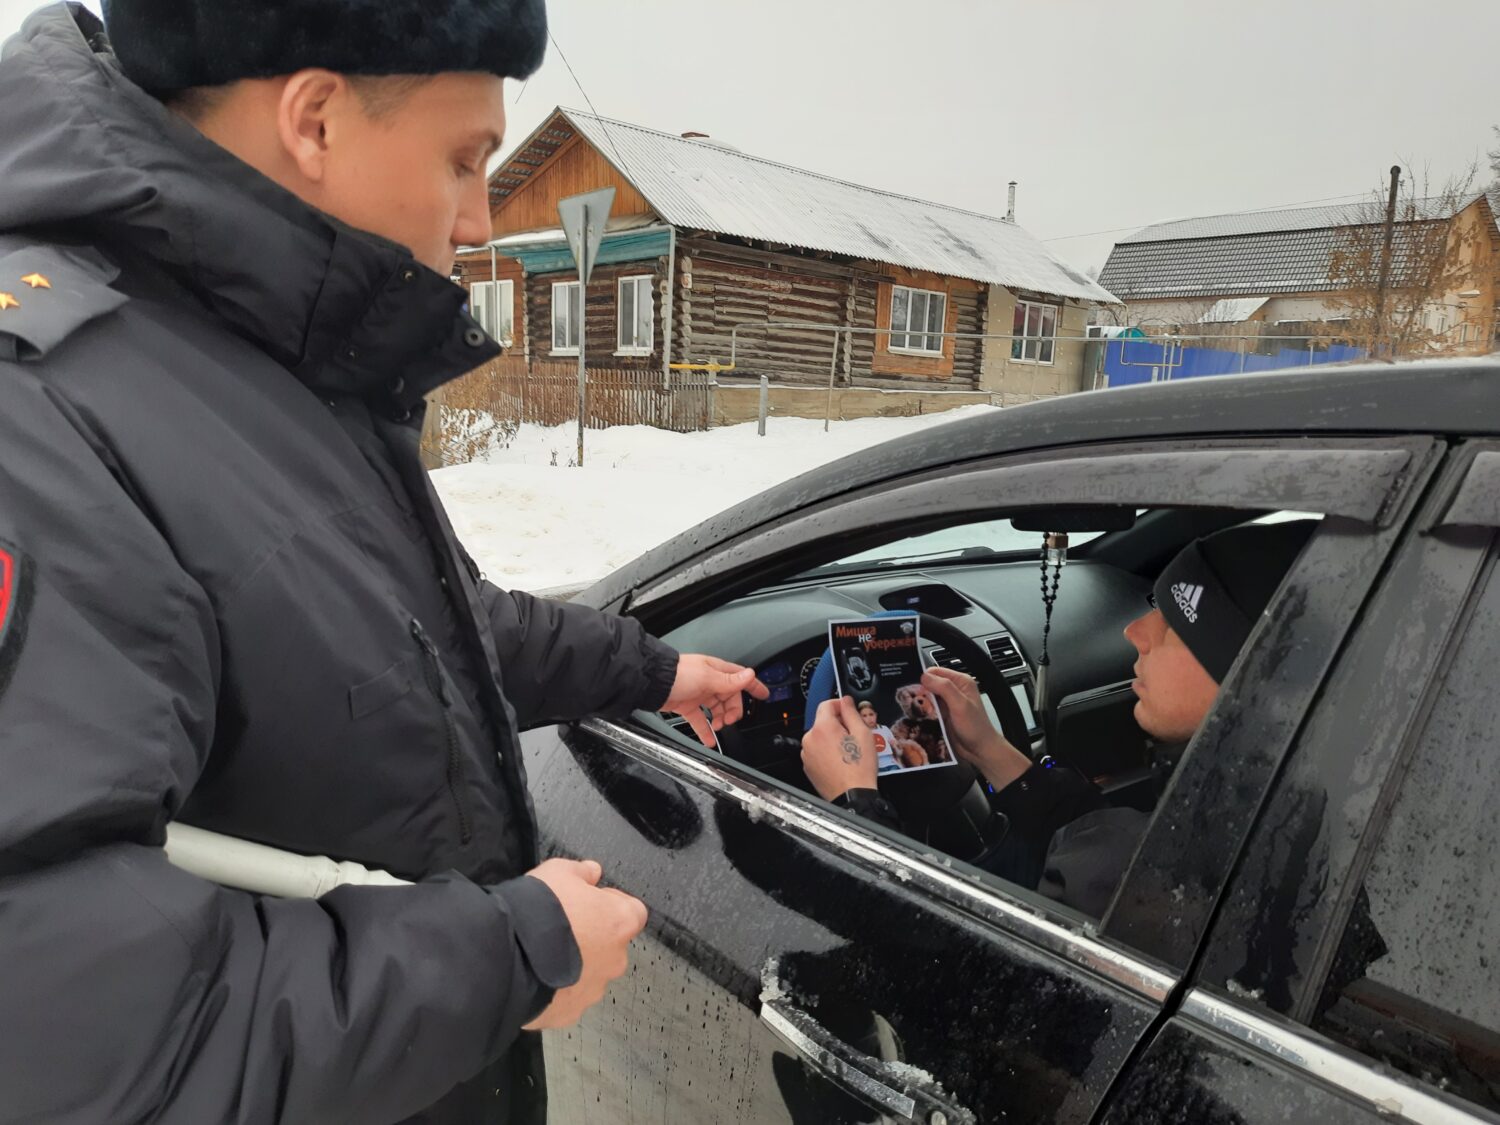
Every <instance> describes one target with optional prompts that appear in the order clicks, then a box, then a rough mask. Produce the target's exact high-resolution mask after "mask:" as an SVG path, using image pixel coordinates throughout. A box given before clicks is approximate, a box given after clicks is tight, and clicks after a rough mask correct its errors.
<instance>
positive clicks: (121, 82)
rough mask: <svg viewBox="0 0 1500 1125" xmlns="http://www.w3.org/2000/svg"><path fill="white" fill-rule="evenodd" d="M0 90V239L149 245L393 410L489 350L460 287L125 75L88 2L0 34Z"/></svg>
mask: <svg viewBox="0 0 1500 1125" xmlns="http://www.w3.org/2000/svg"><path fill="white" fill-rule="evenodd" d="M0 105H3V106H4V107H5V110H6V115H5V119H4V124H3V126H0V131H3V135H4V142H5V143H4V144H0V183H3V184H4V185H5V190H4V192H3V193H0V237H3V236H6V235H17V236H20V237H21V238H23V239H24V238H27V237H30V238H36V239H45V240H49V241H61V242H70V243H75V244H83V245H88V246H92V247H94V248H96V249H98V250H100V251H101V252H103V253H104V254H105V255H106V256H107V257H111V258H113V259H115V260H116V262H117V264H120V261H121V260H122V259H123V260H124V261H125V262H127V263H128V262H129V261H131V260H141V259H144V260H146V261H148V262H150V263H152V264H154V265H155V266H156V267H159V268H160V269H161V270H162V271H164V272H165V273H167V274H168V275H170V276H171V277H172V278H173V279H174V280H175V281H176V282H177V283H178V284H180V285H181V286H183V287H185V288H186V289H188V290H189V291H190V292H192V293H193V294H194V295H195V296H196V297H197V298H198V299H199V300H200V301H201V302H202V303H203V304H204V305H205V306H206V307H207V308H208V309H209V310H210V311H211V312H212V313H213V314H214V315H216V316H217V317H219V318H220V319H221V320H222V321H223V322H224V323H225V324H226V325H227V326H228V327H229V328H230V329H231V330H232V331H234V332H236V333H237V334H239V335H241V336H243V337H246V338H247V339H249V340H251V341H252V342H253V343H255V344H256V345H257V346H259V347H261V348H262V349H263V350H265V351H266V352H267V353H268V354H269V355H271V356H272V358H274V359H276V360H277V361H278V362H279V363H281V364H282V365H284V366H285V367H287V368H288V369H290V370H291V371H292V372H293V373H294V374H295V375H297V377H298V378H300V379H302V380H303V381H304V382H306V383H307V384H309V385H310V386H312V387H313V388H314V389H316V390H318V391H321V392H333V393H351V394H360V395H363V396H367V397H368V396H371V395H378V396H380V398H381V401H382V403H383V404H388V405H389V406H390V407H391V409H392V410H393V412H395V413H397V414H398V415H399V414H401V413H403V412H406V411H410V410H411V409H413V408H414V407H415V406H416V405H417V404H418V402H419V401H420V399H421V396H422V395H423V394H425V393H426V392H427V391H429V390H431V389H432V388H433V387H435V386H437V385H439V384H440V383H442V382H445V381H446V380H448V379H451V378H453V377H455V376H457V375H459V374H462V373H463V372H465V371H468V370H471V369H472V368H474V367H476V366H477V365H478V364H480V363H482V362H483V361H485V360H487V359H489V358H491V357H492V356H494V355H495V354H497V353H498V351H499V348H498V346H497V345H495V344H494V343H493V341H491V340H490V339H489V338H488V337H487V336H486V335H485V334H484V333H483V331H482V330H481V329H480V328H479V327H478V325H477V324H476V323H475V322H474V320H473V318H472V317H470V316H469V314H468V312H467V310H466V308H465V294H464V291H463V290H462V289H461V288H459V287H458V286H456V285H454V284H453V283H452V282H450V281H449V280H448V279H447V278H444V277H441V276H439V275H438V274H436V273H434V272H433V271H432V270H430V269H428V268H427V267H425V266H423V265H422V264H420V263H419V262H417V261H416V260H415V259H414V258H413V257H412V256H411V254H410V252H409V251H407V250H406V249H405V248H403V247H400V246H397V245H395V244H394V243H391V242H388V241H386V240H384V239H381V238H379V237H377V236H375V235H373V234H369V233H366V232H362V231H356V230H353V229H352V228H349V227H347V226H345V225H343V224H341V223H339V222H338V221H337V220H336V219H334V218H332V217H330V216H328V215H326V214H324V213H322V212H321V211H318V210H317V209H316V208H313V207H310V206H309V205H308V204H306V203H304V202H303V201H302V200H300V199H298V198H297V197H296V196H295V195H293V194H292V193H290V192H288V191H287V190H285V189H284V188H282V187H280V186H279V185H278V184H276V183H274V182H272V181H271V180H270V179H268V178H267V177H265V176H263V175H262V174H261V173H259V172H257V171H256V170H255V169H253V168H251V167H250V166H249V165H247V164H245V163H244V162H243V161H241V160H239V159H238V158H237V157H235V156H234V155H232V154H231V153H229V152H228V151H227V150H225V149H223V148H221V147H220V146H218V145H217V144H215V143H213V142H212V141H210V140H209V139H208V138H206V137H204V136H203V135H202V134H201V133H199V132H198V131H197V130H196V129H194V128H193V127H192V126H191V125H189V124H188V123H187V122H186V121H183V120H181V119H180V118H179V117H178V116H177V115H175V114H173V113H171V112H170V111H169V110H167V109H166V108H165V107H164V106H163V105H162V104H161V103H160V102H159V101H157V100H156V99H155V98H153V97H152V96H151V95H149V94H147V93H146V92H145V91H143V90H141V89H140V88H139V87H137V86H135V85H134V84H133V83H131V82H130V81H129V80H128V79H127V78H126V77H125V76H124V74H123V72H122V71H121V69H120V66H119V63H118V61H117V60H116V58H115V56H114V54H113V52H112V51H111V50H110V47H109V42H108V39H107V37H106V35H105V33H104V26H103V24H102V23H101V22H100V20H99V19H98V17H97V16H95V15H93V13H91V12H89V11H87V10H86V9H84V8H83V7H82V6H81V5H80V4H76V3H66V4H54V5H51V6H49V7H45V8H41V9H39V10H38V11H36V12H34V13H32V15H31V16H30V17H29V18H28V19H27V20H26V22H25V24H23V26H22V28H21V31H20V32H19V33H18V34H17V35H16V36H15V37H13V38H11V39H10V40H8V41H7V42H6V43H5V44H4V45H3V47H0ZM126 268H127V269H128V265H127V266H126Z"/></svg>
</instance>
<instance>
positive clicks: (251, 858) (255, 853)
mask: <svg viewBox="0 0 1500 1125" xmlns="http://www.w3.org/2000/svg"><path fill="white" fill-rule="evenodd" d="M166 852H167V859H169V860H171V862H172V863H173V864H174V865H175V866H177V867H180V868H182V869H183V870H184V871H188V872H191V873H192V874H194V875H197V876H199V877H200V878H203V879H207V880H208V881H209V882H211V883H219V884H220V885H222V886H225V887H233V888H235V889H236V890H241V891H252V892H254V893H255V894H262V895H274V896H276V897H277V898H318V897H320V896H321V895H325V894H327V893H328V892H329V891H331V890H333V888H334V887H344V886H366V887H368V886H377V887H404V886H407V885H408V882H407V880H405V879H398V878H396V877H395V876H394V875H392V874H390V873H389V872H385V871H381V870H379V869H376V868H370V867H364V866H362V865H360V864H358V863H350V862H348V861H347V860H346V861H344V862H342V863H340V862H337V861H335V860H332V859H329V858H328V857H327V856H326V855H297V854H296V853H294V852H284V851H281V850H280V849H279V848H271V847H267V846H266V845H265V844H254V843H251V842H250V841H249V840H240V839H237V838H235V837H233V836H222V835H220V834H219V833H217V832H207V831H205V830H204V829H202V828H194V827H193V826H192V825H190V824H169V825H167V844H166Z"/></svg>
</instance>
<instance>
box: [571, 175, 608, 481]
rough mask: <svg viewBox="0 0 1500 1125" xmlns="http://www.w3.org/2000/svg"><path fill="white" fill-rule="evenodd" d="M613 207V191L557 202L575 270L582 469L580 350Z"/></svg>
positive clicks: (584, 400) (584, 386) (584, 390)
mask: <svg viewBox="0 0 1500 1125" xmlns="http://www.w3.org/2000/svg"><path fill="white" fill-rule="evenodd" d="M614 205H615V189H614V188H612V187H607V188H600V189H599V190H598V191H586V192H584V193H583V194H582V195H570V196H568V198H566V199H560V200H558V201H557V213H558V215H560V216H561V217H562V225H563V234H565V235H567V237H568V247H569V249H571V250H572V251H573V261H574V263H576V264H577V266H578V467H579V468H580V469H581V468H583V422H584V417H585V411H586V410H587V409H588V375H587V374H586V372H587V370H588V369H587V368H586V367H584V364H583V347H584V341H585V340H586V339H587V336H588V333H587V331H586V329H587V328H588V307H589V302H588V287H589V275H590V274H591V273H593V272H594V263H595V262H597V261H598V260H599V247H600V246H601V245H602V244H603V242H604V224H605V223H607V222H608V221H609V209H610V208H611V207H613V206H614Z"/></svg>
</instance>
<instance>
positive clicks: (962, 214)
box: [559, 109, 1118, 304]
mask: <svg viewBox="0 0 1500 1125" xmlns="http://www.w3.org/2000/svg"><path fill="white" fill-rule="evenodd" d="M559 112H561V113H562V114H563V115H564V116H566V118H567V120H568V121H569V123H570V124H571V125H572V126H573V127H574V128H575V129H576V130H577V131H578V132H579V133H581V134H582V135H583V137H584V138H585V139H586V140H587V141H588V142H589V143H590V144H591V145H593V147H594V148H595V149H596V150H597V151H598V152H599V154H600V155H601V156H603V157H604V158H605V159H606V160H608V161H609V162H610V163H611V164H613V165H614V166H615V167H616V169H617V170H618V171H619V172H620V174H621V175H622V176H624V177H625V178H626V179H627V180H629V181H630V183H631V184H632V185H634V187H635V188H636V190H637V191H639V192H640V193H641V195H643V196H644V197H645V198H646V200H647V202H648V203H650V204H651V206H652V208H653V209H654V210H655V211H656V212H657V214H658V215H660V216H661V217H662V219H664V220H665V221H666V222H668V223H671V224H672V225H673V226H676V227H681V228H686V229H689V230H702V231H712V232H715V233H718V234H726V235H733V236H735V237H739V238H754V239H759V240H761V241H764V242H773V243H782V244H784V245H787V246H796V247H800V248H803V249H808V250H822V251H825V252H828V253H833V254H843V255H847V256H849V257H851V258H860V259H864V260H868V261H875V262H884V263H887V264H889V265H894V266H903V267H905V268H907V269H915V270H926V271H929V272H932V273H938V274H944V275H946V276H950V277H962V278H967V279H968V280H970V281H978V282H983V283H986V284H994V285H1004V286H1007V287H1009V288H1012V289H1027V290H1034V291H1036V292H1039V293H1045V294H1049V295H1052V296H1058V297H1075V298H1079V299H1082V300H1086V301H1097V302H1101V303H1107V304H1116V303H1118V302H1117V301H1116V298H1115V297H1114V296H1113V295H1112V294H1111V293H1109V292H1108V291H1107V290H1106V289H1104V288H1102V287H1101V286H1099V285H1098V284H1096V283H1095V282H1093V281H1091V280H1089V278H1088V277H1086V276H1085V275H1084V274H1083V272H1082V271H1080V270H1078V269H1075V268H1074V267H1072V266H1070V265H1068V264H1067V263H1066V262H1064V261H1062V259H1060V258H1058V257H1056V256H1055V255H1054V254H1052V252H1051V251H1049V250H1048V249H1047V248H1046V247H1045V246H1043V245H1042V243H1041V242H1039V241H1038V240H1037V239H1036V238H1034V237H1033V236H1032V235H1031V234H1029V233H1028V232H1027V231H1026V230H1024V229H1023V228H1021V227H1019V226H1017V225H1016V224H1015V223H1011V222H1007V221H1005V220H1004V219H997V218H994V217H992V216H989V215H980V214H977V213H975V212H973V211H964V210H961V209H959V208H957V207H949V206H946V205H944V204H941V203H926V202H923V201H922V200H919V199H911V198H909V197H907V196H904V195H895V194H893V193H891V192H885V191H879V190H876V189H875V188H868V187H862V186H860V185H859V184H851V183H848V182H846V181H844V180H837V179H834V178H833V177H831V176H823V175H819V174H817V173H815V172H808V171H805V170H804V169H801V168H793V167H791V166H789V165H786V164H778V163H776V162H775V161H772V160H764V159H762V158H760V157H757V156H750V155H747V154H746V153H743V152H740V151H738V150H736V149H733V148H730V147H728V146H726V145H724V144H723V143H722V142H719V141H715V140H713V139H712V138H697V139H693V138H685V137H680V136H677V135H676V134H673V133H662V132H658V131H657V130H655V129H646V128H643V127H641V126H639V125H631V124H628V123H626V122H623V121H611V120H609V119H608V118H603V117H596V116H594V115H593V114H588V113H581V112H579V111H577V110H571V109H563V110H560V111H559Z"/></svg>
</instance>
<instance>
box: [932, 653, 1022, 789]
mask: <svg viewBox="0 0 1500 1125" xmlns="http://www.w3.org/2000/svg"><path fill="white" fill-rule="evenodd" d="M922 686H923V687H925V688H926V689H927V690H928V691H930V692H932V694H933V695H935V696H937V701H938V706H939V707H941V708H942V709H943V725H944V726H946V727H947V728H948V734H949V735H950V736H951V737H952V739H953V752H954V753H955V754H956V755H957V756H958V757H959V758H960V759H961V760H963V761H965V762H968V763H969V764H970V765H972V766H974V767H975V768H976V769H978V770H979V772H980V773H982V774H984V777H985V780H986V781H988V782H989V783H990V784H991V785H993V786H994V787H995V788H996V789H1004V788H1005V787H1006V786H1007V785H1009V784H1010V783H1011V782H1012V781H1015V780H1016V779H1017V778H1018V777H1020V776H1021V775H1022V774H1023V773H1025V772H1026V771H1027V770H1029V769H1030V768H1031V759H1030V758H1028V757H1027V756H1026V755H1025V754H1023V753H1021V752H1020V751H1019V750H1017V749H1016V748H1015V747H1014V746H1012V745H1011V744H1010V743H1009V742H1007V741H1006V740H1005V736H1004V735H1002V734H1001V733H1000V732H999V731H997V730H996V729H995V727H994V725H993V724H992V723H991V722H990V716H989V712H987V711H986V710H985V709H984V703H983V702H982V701H981V700H980V698H979V685H978V684H977V683H976V682H975V681H974V677H972V676H966V675H964V674H963V673H962V672H955V671H954V670H953V669H952V668H929V669H927V671H926V672H924V673H923V674H922Z"/></svg>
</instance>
